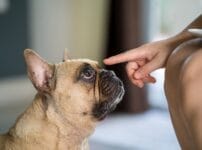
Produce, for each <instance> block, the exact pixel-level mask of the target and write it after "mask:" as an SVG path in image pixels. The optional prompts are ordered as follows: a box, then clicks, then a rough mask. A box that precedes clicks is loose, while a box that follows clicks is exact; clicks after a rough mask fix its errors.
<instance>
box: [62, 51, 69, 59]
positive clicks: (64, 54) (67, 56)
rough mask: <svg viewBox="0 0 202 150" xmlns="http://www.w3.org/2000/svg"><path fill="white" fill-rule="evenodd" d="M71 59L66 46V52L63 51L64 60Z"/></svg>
mask: <svg viewBox="0 0 202 150" xmlns="http://www.w3.org/2000/svg"><path fill="white" fill-rule="evenodd" d="M68 59H69V55H68V50H67V48H65V50H64V53H63V60H62V61H63V62H64V61H66V60H68Z"/></svg>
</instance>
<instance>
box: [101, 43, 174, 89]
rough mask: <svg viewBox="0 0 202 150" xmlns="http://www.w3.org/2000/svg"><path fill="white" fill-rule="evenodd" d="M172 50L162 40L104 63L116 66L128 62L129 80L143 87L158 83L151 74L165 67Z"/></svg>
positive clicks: (107, 59) (113, 57)
mask: <svg viewBox="0 0 202 150" xmlns="http://www.w3.org/2000/svg"><path fill="white" fill-rule="evenodd" d="M172 50H173V49H172V47H171V46H170V45H169V41H167V40H161V41H157V42H152V43H148V44H144V45H142V46H140V47H138V48H135V49H131V50H129V51H126V52H124V53H121V54H118V55H115V56H112V57H109V58H106V59H104V63H105V64H106V65H114V64H118V63H123V62H127V65H126V72H127V75H128V78H129V79H130V80H131V82H132V83H133V84H135V85H137V86H138V87H143V86H144V84H145V83H155V82H156V79H155V78H154V77H152V76H151V75H150V73H151V72H152V71H154V70H156V69H158V68H161V67H164V66H165V63H166V61H167V58H168V57H169V55H170V53H171V52H172Z"/></svg>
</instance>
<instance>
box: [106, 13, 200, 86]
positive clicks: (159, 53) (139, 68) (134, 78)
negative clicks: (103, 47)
mask: <svg viewBox="0 0 202 150" xmlns="http://www.w3.org/2000/svg"><path fill="white" fill-rule="evenodd" d="M190 28H202V15H200V16H198V17H197V18H196V19H195V20H194V21H193V22H192V23H190V24H189V25H188V26H187V27H186V28H185V29H184V30H182V31H181V32H180V33H178V34H177V35H175V36H172V37H170V38H168V39H165V40H160V41H156V42H151V43H147V44H144V45H142V46H140V47H138V48H134V49H131V50H129V51H126V52H124V53H120V54H118V55H115V56H112V57H109V58H106V59H104V63H105V64H106V65H113V64H118V63H123V62H127V65H126V71H127V74H128V77H129V79H130V80H131V82H132V83H133V84H135V85H137V86H138V87H143V86H144V83H153V82H155V78H154V77H152V76H150V73H151V72H152V71H154V70H156V69H159V68H162V67H164V66H165V64H166V62H167V59H168V57H169V56H170V54H171V53H172V51H173V50H174V49H175V48H176V47H177V46H178V45H180V44H181V43H183V42H184V41H187V40H190V39H193V38H195V37H196V36H195V35H194V34H192V33H190V32H188V31H187V30H188V29H190Z"/></svg>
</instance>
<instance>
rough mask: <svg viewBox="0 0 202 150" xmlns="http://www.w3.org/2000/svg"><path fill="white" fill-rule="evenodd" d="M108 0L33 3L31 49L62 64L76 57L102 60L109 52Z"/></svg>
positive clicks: (31, 7) (31, 9)
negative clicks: (65, 57)
mask: <svg viewBox="0 0 202 150" xmlns="http://www.w3.org/2000/svg"><path fill="white" fill-rule="evenodd" d="M108 2H109V1H108V0H101V1H95V0H29V3H30V4H29V9H30V17H29V19H30V30H31V32H30V37H31V48H33V49H36V50H37V51H38V52H39V53H40V54H41V55H42V56H44V57H46V58H47V59H49V60H52V61H59V60H61V58H62V53H63V50H64V49H65V48H67V49H69V51H70V56H72V57H76V58H79V57H87V58H90V59H95V60H101V58H102V56H103V50H104V49H105V39H106V38H105V34H106V21H107V16H108Z"/></svg>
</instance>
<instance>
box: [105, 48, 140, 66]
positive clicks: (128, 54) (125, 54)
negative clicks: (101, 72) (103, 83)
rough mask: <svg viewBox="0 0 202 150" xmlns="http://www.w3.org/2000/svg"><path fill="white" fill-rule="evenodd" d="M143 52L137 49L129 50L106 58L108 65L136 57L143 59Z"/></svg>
mask: <svg viewBox="0 0 202 150" xmlns="http://www.w3.org/2000/svg"><path fill="white" fill-rule="evenodd" d="M141 58H142V52H141V51H137V50H135V49H132V50H128V51H126V52H123V53H120V54H118V55H115V56H111V57H109V58H106V59H104V63H105V64H106V65H114V64H118V63H123V62H128V61H131V60H135V59H141Z"/></svg>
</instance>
